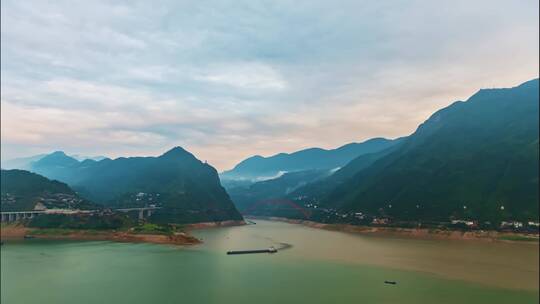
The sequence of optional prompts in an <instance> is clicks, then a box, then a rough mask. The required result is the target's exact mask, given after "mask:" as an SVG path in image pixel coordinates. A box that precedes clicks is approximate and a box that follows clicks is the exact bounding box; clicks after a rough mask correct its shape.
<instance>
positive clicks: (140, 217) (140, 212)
mask: <svg viewBox="0 0 540 304" xmlns="http://www.w3.org/2000/svg"><path fill="white" fill-rule="evenodd" d="M143 219H144V209H141V210H139V220H141V221H142V220H143Z"/></svg>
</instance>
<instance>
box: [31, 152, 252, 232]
mask: <svg viewBox="0 0 540 304" xmlns="http://www.w3.org/2000/svg"><path fill="white" fill-rule="evenodd" d="M33 168H34V170H35V171H36V172H40V173H42V174H43V175H45V176H48V177H51V178H55V179H58V180H61V181H64V182H66V183H68V184H69V185H70V186H72V187H73V188H74V189H77V191H79V192H80V193H81V195H83V196H84V197H86V198H88V199H91V200H93V201H95V202H98V203H101V204H103V205H105V206H109V207H135V206H145V205H157V206H161V207H163V209H160V210H159V212H156V213H155V214H154V215H152V217H151V220H152V221H155V222H166V223H187V222H202V221H222V220H240V219H242V217H241V216H240V214H239V213H238V211H237V210H236V208H235V207H234V205H233V203H232V201H231V200H230V198H229V196H228V194H227V192H226V191H225V189H224V188H223V187H222V186H221V184H220V181H219V177H218V174H217V171H216V170H215V169H214V168H213V167H212V166H210V165H208V164H206V163H202V162H201V161H199V160H198V159H197V158H195V156H193V155H192V154H191V153H189V152H187V151H186V150H184V149H182V148H180V147H176V148H174V149H172V150H170V151H168V152H166V153H164V154H163V155H161V156H159V157H129V158H125V157H121V158H117V159H114V160H112V159H104V160H101V161H94V160H85V161H82V162H79V161H77V160H76V159H74V158H71V157H69V156H67V155H65V154H64V153H59V152H56V153H53V154H51V155H49V156H48V157H46V158H43V159H41V160H40V161H39V162H37V163H35V164H34V166H33Z"/></svg>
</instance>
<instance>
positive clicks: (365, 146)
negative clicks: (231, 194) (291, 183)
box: [220, 138, 396, 181]
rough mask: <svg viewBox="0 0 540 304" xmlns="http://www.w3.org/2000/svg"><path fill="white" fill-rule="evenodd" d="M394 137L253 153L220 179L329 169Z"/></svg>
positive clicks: (385, 144) (382, 146) (384, 145)
mask: <svg viewBox="0 0 540 304" xmlns="http://www.w3.org/2000/svg"><path fill="white" fill-rule="evenodd" d="M395 143H396V141H395V140H389V139H384V138H373V139H370V140H367V141H365V142H362V143H351V144H347V145H344V146H341V147H339V148H337V149H332V150H325V149H320V148H311V149H305V150H301V151H297V152H294V153H290V154H289V153H280V154H276V155H274V156H270V157H262V156H259V155H257V156H253V157H250V158H248V159H246V160H244V161H242V162H240V163H239V164H238V165H236V166H235V167H234V168H233V169H232V170H229V171H225V172H223V173H221V175H220V176H221V178H222V179H224V180H225V179H232V180H235V179H236V180H255V181H257V180H262V179H271V178H275V177H278V176H280V175H281V174H283V173H285V172H294V171H303V170H330V169H335V168H338V167H342V166H344V165H345V164H347V163H348V162H349V161H351V160H352V159H354V158H355V157H358V156H360V155H362V154H367V153H373V152H377V151H381V150H384V149H386V148H388V147H390V146H392V145H394V144H395Z"/></svg>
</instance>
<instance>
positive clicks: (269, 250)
mask: <svg viewBox="0 0 540 304" xmlns="http://www.w3.org/2000/svg"><path fill="white" fill-rule="evenodd" d="M276 252H277V249H276V248H274V246H270V247H269V248H268V253H276Z"/></svg>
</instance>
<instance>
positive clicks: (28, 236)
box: [24, 234, 35, 239]
mask: <svg viewBox="0 0 540 304" xmlns="http://www.w3.org/2000/svg"><path fill="white" fill-rule="evenodd" d="M24 238H25V239H33V238H35V236H33V235H30V234H25V235H24Z"/></svg>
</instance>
